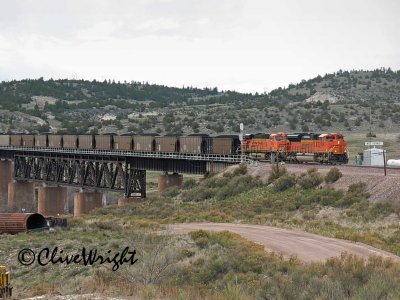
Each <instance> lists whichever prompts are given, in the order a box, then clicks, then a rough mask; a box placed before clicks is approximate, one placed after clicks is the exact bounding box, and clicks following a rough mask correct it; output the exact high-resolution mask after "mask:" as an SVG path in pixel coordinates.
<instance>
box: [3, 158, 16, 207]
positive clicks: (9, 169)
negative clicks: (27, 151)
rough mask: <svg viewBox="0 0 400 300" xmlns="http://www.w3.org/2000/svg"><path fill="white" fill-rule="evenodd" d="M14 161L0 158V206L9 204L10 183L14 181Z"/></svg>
mask: <svg viewBox="0 0 400 300" xmlns="http://www.w3.org/2000/svg"><path fill="white" fill-rule="evenodd" d="M12 173H13V163H12V161H11V160H0V207H2V206H6V205H7V198H8V184H9V183H10V182H11V181H12Z"/></svg>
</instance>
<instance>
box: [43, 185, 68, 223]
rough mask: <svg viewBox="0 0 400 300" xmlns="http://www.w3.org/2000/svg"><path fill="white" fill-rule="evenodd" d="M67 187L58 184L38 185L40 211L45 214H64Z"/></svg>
mask: <svg viewBox="0 0 400 300" xmlns="http://www.w3.org/2000/svg"><path fill="white" fill-rule="evenodd" d="M66 198H67V188H66V187H58V186H41V187H38V213H39V214H41V215H43V216H54V217H55V216H57V215H63V214H64V203H65V200H66Z"/></svg>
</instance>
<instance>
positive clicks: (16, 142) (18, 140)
mask: <svg viewBox="0 0 400 300" xmlns="http://www.w3.org/2000/svg"><path fill="white" fill-rule="evenodd" d="M10 144H11V146H14V147H21V146H22V135H21V134H12V135H11V136H10Z"/></svg>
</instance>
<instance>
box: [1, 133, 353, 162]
mask: <svg viewBox="0 0 400 300" xmlns="http://www.w3.org/2000/svg"><path fill="white" fill-rule="evenodd" d="M0 146H13V147H34V148H55V149H84V150H89V149H90V150H91V149H96V150H123V151H135V152H163V153H166V152H168V153H185V154H221V155H238V154H245V155H249V156H253V157H261V159H265V160H273V159H274V160H280V161H293V162H299V161H300V158H302V157H306V156H307V157H308V158H310V159H311V160H312V161H314V162H318V163H335V164H336V163H338V164H339V163H347V162H348V156H347V145H346V142H345V140H344V136H343V135H342V134H340V133H329V134H316V133H292V134H286V133H273V134H265V133H257V134H247V135H245V136H244V137H243V139H242V142H240V140H239V136H237V135H220V136H215V137H210V136H208V135H206V134H192V135H187V136H172V135H171V136H168V135H166V136H159V135H156V134H147V135H130V134H129V135H59V134H41V135H32V134H12V135H0Z"/></svg>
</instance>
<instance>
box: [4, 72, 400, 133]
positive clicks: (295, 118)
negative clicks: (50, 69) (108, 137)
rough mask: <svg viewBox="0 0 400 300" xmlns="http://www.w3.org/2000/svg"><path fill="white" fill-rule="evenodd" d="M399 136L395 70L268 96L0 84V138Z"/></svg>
mask: <svg viewBox="0 0 400 300" xmlns="http://www.w3.org/2000/svg"><path fill="white" fill-rule="evenodd" d="M370 108H371V110H372V121H373V130H374V132H396V131H398V130H399V129H400V71H396V72H394V71H392V70H390V69H380V70H374V71H350V72H348V71H339V72H336V73H334V74H326V75H324V76H317V77H315V78H313V79H310V80H303V81H302V82H300V83H297V84H289V86H288V87H287V88H278V89H276V90H273V91H271V92H270V93H268V94H261V95H260V94H257V93H255V94H242V93H237V92H233V91H218V89H217V88H204V89H199V88H193V87H182V88H176V87H166V86H161V85H155V84H148V83H143V82H114V81H104V82H98V81H85V80H52V79H50V80H43V79H42V78H40V79H36V80H31V79H28V80H21V81H10V82H2V83H0V111H1V114H0V131H2V132H47V131H51V132H69V133H88V132H94V133H108V132H116V133H126V132H135V133H142V132H157V133H175V134H182V133H183V134H185V133H193V132H195V133H196V132H205V133H209V134H222V133H236V132H238V128H239V123H241V122H242V123H244V124H245V126H246V129H247V131H249V132H254V131H278V130H279V131H281V130H282V131H300V130H302V131H308V130H312V131H326V130H328V131H330V130H336V131H344V132H346V131H356V132H366V131H367V130H369V111H370Z"/></svg>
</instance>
